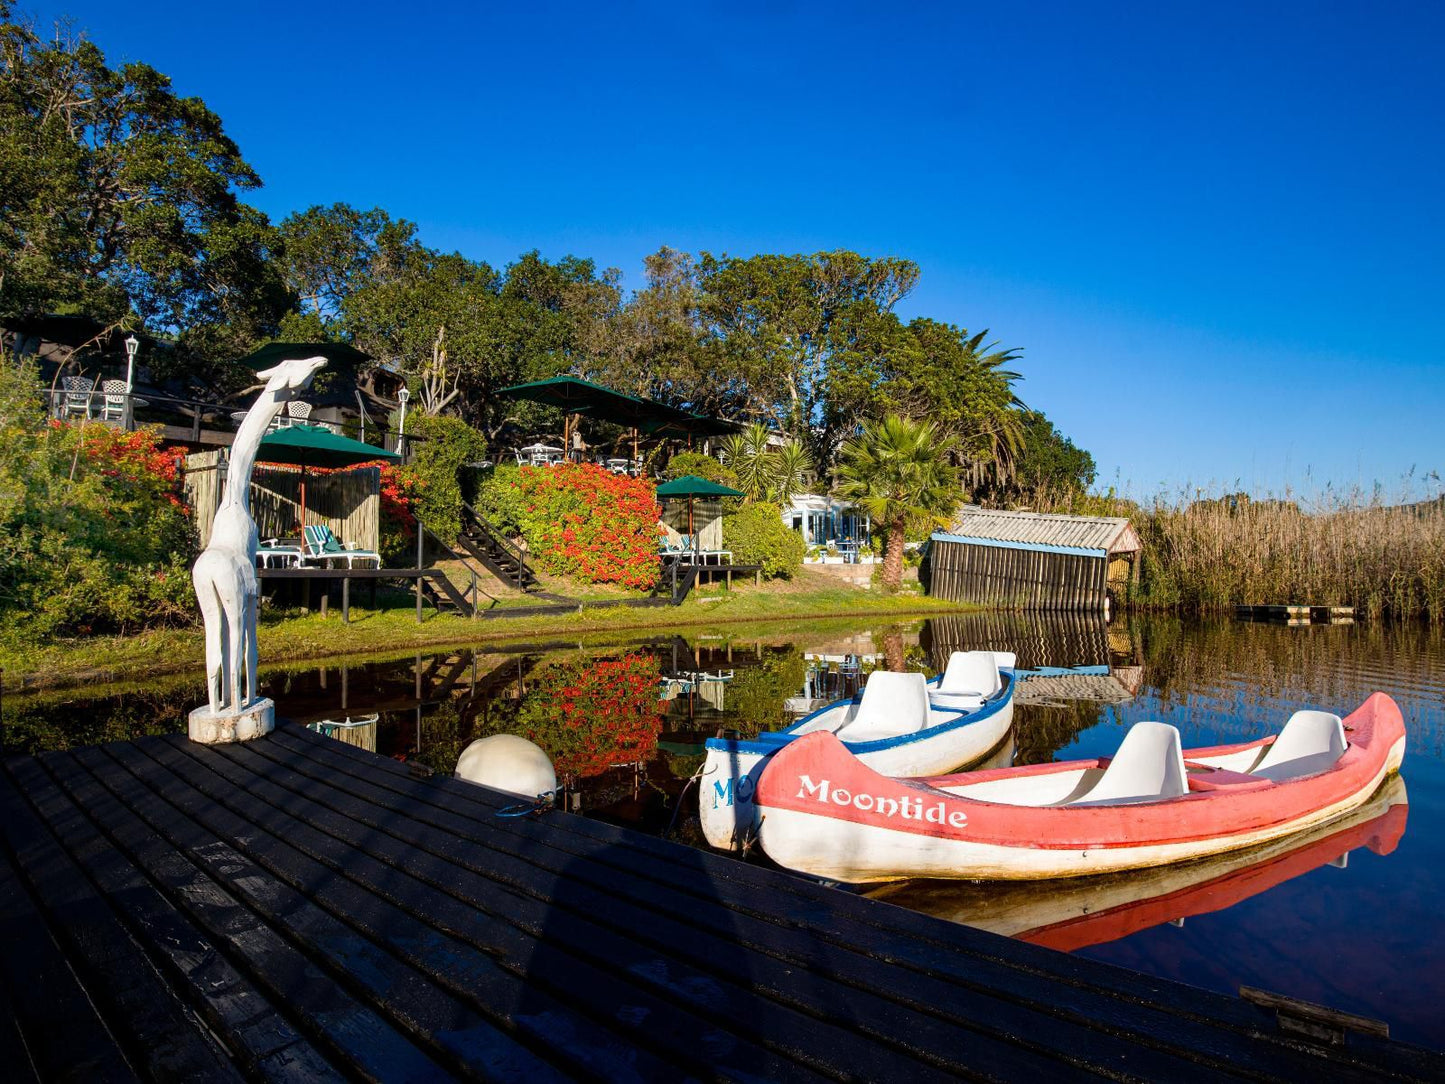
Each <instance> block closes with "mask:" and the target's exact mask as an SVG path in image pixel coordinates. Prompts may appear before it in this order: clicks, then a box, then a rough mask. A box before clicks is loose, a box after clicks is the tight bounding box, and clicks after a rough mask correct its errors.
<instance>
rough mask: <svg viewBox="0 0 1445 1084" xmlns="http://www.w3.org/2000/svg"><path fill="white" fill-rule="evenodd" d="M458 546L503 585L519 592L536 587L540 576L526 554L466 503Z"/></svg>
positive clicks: (463, 508) (463, 509)
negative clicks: (534, 570) (531, 565)
mask: <svg viewBox="0 0 1445 1084" xmlns="http://www.w3.org/2000/svg"><path fill="white" fill-rule="evenodd" d="M457 546H458V548H460V549H461V550H462V551H463V552H464V553H466V554H467V555H468V556H469V557H471V558H472V559H473V560H475V561H477V562H478V563H479V564H481V565H482V567H484V568H486V569H487V570H488V571H489V572H491V573H492V575H494V576H496V577H497V578H498V579H499V580H501V581H502V582H503V583H505V584H509V585H511V586H512V587H515V588H517V589H518V590H519V591H530V590H532V589H533V588H535V587H536V586H537V574H536V573H535V572H533V571H532V569H531V567H530V566H529V565H528V564H527V557H526V554H524V553H523V552H522V551H521V550H519V549H518V548H517V547H516V546H514V545H512V543H511V542H510V541H508V540H507V538H506V536H505V535H503V534H502V532H501V531H499V530H497V528H495V527H494V526H492V525H491V524H490V523H488V522H487V520H486V517H484V516H483V515H482V514H481V513H480V512H478V511H477V510H476V509H475V508H473V507H472V506H471V505H469V504H466V503H463V504H462V533H461V535H460V536H459V537H458V538H457Z"/></svg>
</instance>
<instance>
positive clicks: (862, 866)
mask: <svg viewBox="0 0 1445 1084" xmlns="http://www.w3.org/2000/svg"><path fill="white" fill-rule="evenodd" d="M1404 754H1405V724H1404V720H1403V719H1402V718H1401V716H1400V709H1399V707H1398V706H1397V705H1396V704H1395V702H1394V701H1393V700H1391V699H1390V698H1389V697H1388V696H1386V695H1385V694H1384V693H1375V694H1374V695H1372V696H1371V697H1370V698H1369V699H1368V700H1366V701H1365V703H1364V704H1363V705H1361V706H1360V707H1359V708H1358V709H1357V710H1356V711H1355V712H1354V713H1353V714H1351V715H1350V716H1349V718H1347V719H1344V720H1341V719H1340V718H1339V717H1338V716H1335V715H1329V714H1327V713H1325V712H1316V711H1307V712H1297V713H1296V714H1295V716H1294V717H1292V718H1291V719H1290V721H1289V723H1288V724H1287V725H1286V727H1285V728H1284V730H1282V731H1281V732H1280V734H1279V735H1278V736H1271V737H1267V738H1262V739H1260V740H1259V741H1255V742H1248V743H1245V744H1241V745H1227V746H1216V747H1212V748H1207V749H1195V750H1190V751H1188V752H1187V753H1186V752H1183V751H1182V750H1181V749H1180V747H1179V732H1178V731H1177V730H1175V729H1174V728H1173V727H1171V726H1166V725H1164V724H1162V723H1137V724H1135V725H1134V727H1132V728H1131V729H1130V731H1129V733H1128V735H1127V736H1126V737H1125V739H1124V742H1123V744H1121V745H1120V747H1119V751H1118V753H1116V754H1115V756H1113V757H1112V758H1099V759H1095V760H1079V761H1072V762H1068V763H1060V764H1040V765H1034V766H1032V767H1025V768H1000V769H996V770H993V771H985V772H964V773H961V774H956V775H945V776H935V777H932V778H925V779H892V778H889V777H887V776H884V775H880V774H878V773H877V772H875V771H873V770H871V769H870V768H868V767H866V766H865V765H863V764H862V763H861V762H860V761H859V760H858V759H857V757H855V756H853V755H852V754H851V753H850V752H849V751H848V750H847V749H846V748H844V746H843V744H842V743H841V742H840V741H839V740H838V739H837V738H835V737H834V736H833V735H832V734H827V733H819V734H809V735H806V736H804V737H801V738H799V739H797V740H796V741H794V742H791V743H790V744H788V745H787V746H785V747H784V748H782V749H780V750H779V751H778V752H777V753H776V754H775V755H774V756H773V758H772V760H771V762H770V763H769V764H768V765H767V767H766V768H765V769H764V770H763V772H762V776H761V778H760V779H759V781H758V787H757V795H756V798H755V799H754V801H755V802H756V804H757V806H758V812H759V814H760V815H761V817H760V819H761V826H760V829H759V840H760V842H761V844H762V847H763V850H764V851H766V852H767V854H768V856H769V857H770V858H772V859H773V860H774V861H775V862H777V863H779V864H780V865H783V866H787V867H789V868H791V869H796V870H801V871H802V872H805V873H810V874H813V875H814V876H818V877H826V878H829V879H831V880H835V881H847V882H852V883H868V882H875V881H895V880H901V879H904V878H909V877H940V878H949V877H961V878H974V879H980V880H1041V879H1045V878H1051V877H1076V876H1083V875H1086V874H1094V873H1111V872H1115V871H1118V870H1127V869H1140V868H1144V867H1147V866H1155V865H1160V864H1164V863H1169V862H1180V861H1186V860H1188V859H1193V858H1202V857H1204V856H1206V855H1211V854H1220V853H1223V852H1225V851H1232V850H1236V849H1238V848H1241V847H1252V846H1255V845H1258V844H1261V843H1266V842H1269V841H1270V840H1273V839H1278V838H1280V837H1282V836H1285V835H1288V834H1290V833H1293V832H1298V831H1301V830H1303V829H1306V828H1310V827H1312V826H1314V825H1317V824H1321V823H1323V822H1324V821H1327V820H1329V819H1331V818H1333V817H1336V816H1338V815H1340V814H1341V813H1344V812H1347V811H1348V810H1351V809H1353V808H1355V807H1356V806H1359V805H1361V804H1362V803H1364V802H1365V801H1366V800H1367V799H1368V798H1369V797H1370V796H1371V795H1372V794H1374V792H1375V791H1376V790H1377V789H1378V788H1379V786H1380V784H1381V783H1382V782H1383V781H1384V779H1385V777H1386V776H1387V775H1389V773H1391V772H1393V771H1397V770H1398V769H1399V767H1400V761H1401V760H1402V759H1403V757H1404Z"/></svg>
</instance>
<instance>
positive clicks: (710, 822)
mask: <svg viewBox="0 0 1445 1084" xmlns="http://www.w3.org/2000/svg"><path fill="white" fill-rule="evenodd" d="M1013 689H1014V683H1013V678H1012V676H1011V675H1010V676H1009V678H1008V680H1007V681H1006V682H1005V686H1004V690H1003V692H1002V694H1001V695H1000V696H999V698H998V699H997V700H995V701H993V702H991V703H989V704H987V705H985V707H984V708H982V709H981V710H979V711H976V712H973V713H970V714H968V715H963V716H959V717H957V721H955V722H952V723H949V724H947V725H943V726H937V727H930V728H928V729H925V730H920V731H917V732H915V733H913V734H907V735H903V736H902V737H900V738H887V739H883V740H880V741H872V742H859V743H846V742H839V744H840V745H842V746H843V747H844V748H846V749H848V750H849V751H850V752H851V753H852V754H854V755H855V756H857V757H858V758H859V760H860V761H861V762H862V763H864V764H866V765H867V766H868V767H869V768H871V769H873V770H874V771H877V772H879V773H881V774H883V775H888V776H898V777H902V778H910V777H913V776H923V775H937V774H938V773H940V772H946V771H950V770H952V769H955V768H958V767H961V766H967V765H971V764H976V763H978V762H979V761H981V760H983V759H984V758H985V757H987V756H988V755H989V754H991V753H992V752H993V751H994V750H996V749H997V748H998V747H999V746H1000V745H1002V744H1003V742H1004V739H1005V738H1007V737H1008V733H1009V728H1010V727H1011V726H1012V725H1013ZM824 710H828V709H824ZM816 714H818V713H815V716H810V718H813V717H816ZM809 736H810V735H802V736H794V735H791V734H789V733H788V731H782V732H780V733H775V734H764V735H760V737H759V739H758V740H754V741H747V740H741V739H734V738H710V739H709V740H708V742H707V758H706V760H705V762H704V764H703V774H702V778H701V786H700V789H699V791H698V817H699V819H700V820H701V822H702V830H703V835H704V836H705V837H706V838H707V841H708V843H709V844H710V845H711V846H713V847H717V848H719V849H721V850H729V849H732V850H736V849H739V848H741V847H742V846H743V845H744V844H745V843H746V842H748V841H749V840H751V839H752V838H753V837H754V835H755V833H756V831H757V826H758V816H757V808H756V806H755V804H754V798H755V796H756V794H757V787H758V782H759V780H760V779H761V777H762V773H763V768H764V767H765V766H766V764H767V763H768V761H769V760H770V759H771V758H772V757H773V755H774V754H775V753H777V752H778V751H779V750H781V749H783V748H785V747H787V746H788V745H790V744H793V743H794V742H796V741H801V740H803V738H806V737H809ZM829 736H830V737H831V736H832V735H829ZM834 740H835V741H837V739H836V738H835V739H834Z"/></svg>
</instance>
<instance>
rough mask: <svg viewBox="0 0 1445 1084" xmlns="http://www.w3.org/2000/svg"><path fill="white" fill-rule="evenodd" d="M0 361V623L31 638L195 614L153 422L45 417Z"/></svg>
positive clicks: (169, 479) (17, 374)
mask: <svg viewBox="0 0 1445 1084" xmlns="http://www.w3.org/2000/svg"><path fill="white" fill-rule="evenodd" d="M40 402H41V399H40V394H39V388H38V386H37V385H36V384H35V381H34V374H33V370H27V369H23V368H19V367H17V366H15V365H14V364H13V363H11V362H6V363H4V365H3V366H0V628H3V630H4V631H5V633H6V634H13V635H15V636H19V637H22V638H24V639H27V640H29V641H31V642H34V641H38V640H42V639H45V638H47V637H50V636H55V635H75V634H81V635H83V634H86V633H90V632H102V631H122V632H124V631H129V630H133V629H137V628H140V627H143V626H155V625H162V624H172V623H179V622H190V621H193V620H195V616H196V610H195V605H194V601H193V594H192V591H191V584H190V559H191V556H192V554H193V552H194V549H195V542H194V529H193V527H192V524H191V519H190V515H189V510H188V509H187V508H186V507H185V505H184V503H183V502H182V499H181V495H180V488H179V479H180V474H181V464H180V461H179V453H177V452H174V451H172V450H170V449H165V448H162V447H161V445H160V434H159V430H158V429H141V430H137V431H135V432H133V433H126V432H123V431H121V430H119V429H116V428H113V427H111V426H108V425H103V424H100V423H98V422H90V423H88V424H83V425H82V424H63V423H60V422H48V423H47V422H46V420H45V418H44V415H43V412H42V410H41V406H40Z"/></svg>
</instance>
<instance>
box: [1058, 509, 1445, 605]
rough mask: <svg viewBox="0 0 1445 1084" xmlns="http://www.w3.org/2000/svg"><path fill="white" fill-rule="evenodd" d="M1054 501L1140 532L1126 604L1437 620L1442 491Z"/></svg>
mask: <svg viewBox="0 0 1445 1084" xmlns="http://www.w3.org/2000/svg"><path fill="white" fill-rule="evenodd" d="M1049 503H1052V504H1054V505H1055V506H1056V510H1058V511H1068V512H1073V513H1076V514H1084V515H1118V516H1127V517H1129V518H1130V520H1131V521H1132V522H1133V524H1134V527H1135V529H1136V530H1137V531H1138V532H1139V537H1140V539H1141V540H1142V541H1143V543H1144V556H1143V566H1142V570H1141V571H1142V575H1141V580H1140V583H1139V585H1138V587H1137V588H1135V589H1134V591H1133V593H1132V594H1131V597H1130V599H1129V601H1130V603H1131V604H1133V605H1136V606H1144V607H1148V608H1151V609H1171V610H1180V611H1184V612H1204V611H1209V610H1221V609H1227V608H1230V607H1233V606H1235V605H1238V604H1241V603H1243V604H1251V605H1281V604H1295V605H1316V606H1354V607H1355V608H1356V610H1357V611H1359V612H1360V613H1361V614H1362V615H1364V616H1368V617H1373V618H1379V617H1389V618H1392V619H1396V620H1413V619H1418V618H1425V619H1427V620H1429V621H1431V622H1433V623H1437V624H1439V623H1445V497H1440V498H1436V499H1434V500H1431V501H1419V502H1415V503H1405V502H1401V503H1398V504H1386V503H1385V502H1384V500H1383V499H1382V498H1381V496H1380V495H1379V494H1378V493H1376V494H1373V495H1372V494H1366V493H1359V492H1354V493H1346V494H1338V493H1334V492H1328V493H1327V494H1326V495H1325V496H1323V497H1320V498H1317V499H1315V500H1312V501H1303V500H1295V499H1292V498H1291V497H1289V496H1286V498H1285V499H1283V500H1277V499H1262V500H1251V499H1249V498H1248V497H1246V496H1244V495H1242V494H1231V495H1227V496H1204V495H1201V494H1199V493H1198V492H1197V491H1196V492H1194V493H1190V494H1188V495H1178V496H1172V497H1171V496H1159V497H1156V498H1154V499H1153V500H1152V501H1150V502H1148V503H1145V504H1138V503H1135V502H1133V501H1127V500H1123V499H1118V498H1113V497H1092V496H1091V497H1083V498H1080V497H1077V496H1075V497H1071V498H1070V499H1067V500H1058V501H1054V502H1042V501H1041V502H1038V503H1036V504H1035V505H1034V507H1036V508H1041V507H1043V506H1044V505H1045V504H1049Z"/></svg>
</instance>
